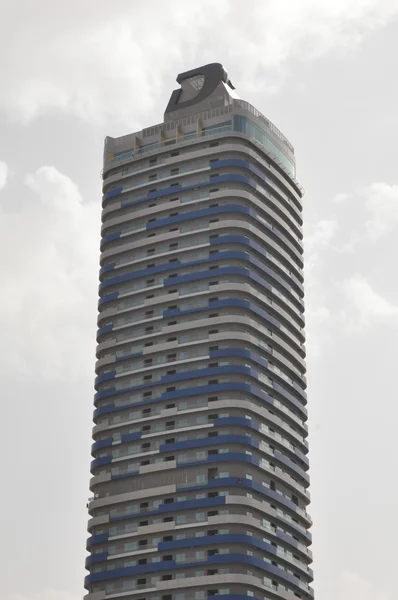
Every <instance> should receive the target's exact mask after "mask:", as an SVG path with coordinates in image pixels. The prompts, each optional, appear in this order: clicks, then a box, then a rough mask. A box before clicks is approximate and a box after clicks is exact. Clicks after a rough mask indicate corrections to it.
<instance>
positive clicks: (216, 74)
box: [166, 63, 234, 113]
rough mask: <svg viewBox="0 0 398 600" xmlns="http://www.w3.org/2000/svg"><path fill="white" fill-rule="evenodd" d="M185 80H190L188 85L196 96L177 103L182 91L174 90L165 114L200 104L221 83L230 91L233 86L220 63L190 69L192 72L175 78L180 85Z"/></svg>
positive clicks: (186, 72)
mask: <svg viewBox="0 0 398 600" xmlns="http://www.w3.org/2000/svg"><path fill="white" fill-rule="evenodd" d="M187 79H189V80H191V82H190V83H191V85H192V87H193V88H194V89H196V90H197V94H196V95H195V96H194V97H193V98H190V99H189V100H186V101H185V102H178V100H179V97H180V94H181V91H182V90H181V89H178V90H174V91H173V93H172V94H171V98H170V100H169V103H168V105H167V108H166V113H170V112H173V111H175V110H180V109H182V108H188V107H189V106H193V105H194V104H198V103H199V102H202V101H203V100H205V99H206V98H208V97H209V96H210V95H211V94H212V93H213V92H214V90H215V89H216V88H217V86H218V85H219V84H220V83H221V82H222V81H223V82H224V83H226V84H227V85H228V86H229V87H230V88H231V89H234V86H233V85H232V83H231V82H230V80H229V79H228V73H227V72H226V70H225V69H224V67H223V66H222V65H221V64H220V63H211V64H209V65H204V66H203V67H198V68H197V69H192V71H185V73H180V74H179V75H178V77H177V83H179V84H181V83H182V82H183V81H185V80H187Z"/></svg>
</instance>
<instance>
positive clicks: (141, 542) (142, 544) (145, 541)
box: [138, 540, 148, 547]
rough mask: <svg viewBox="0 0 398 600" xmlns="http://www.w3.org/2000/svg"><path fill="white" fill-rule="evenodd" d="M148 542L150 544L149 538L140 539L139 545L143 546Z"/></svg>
mask: <svg viewBox="0 0 398 600" xmlns="http://www.w3.org/2000/svg"><path fill="white" fill-rule="evenodd" d="M147 544H148V540H140V541H139V542H138V545H139V546H141V547H142V546H146V545H147Z"/></svg>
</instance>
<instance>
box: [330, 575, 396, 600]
mask: <svg viewBox="0 0 398 600" xmlns="http://www.w3.org/2000/svg"><path fill="white" fill-rule="evenodd" d="M337 600H392V594H389V593H386V592H384V591H383V589H381V586H380V585H377V586H376V585H373V584H372V583H370V582H368V581H366V580H365V579H362V578H361V577H359V575H356V574H354V573H350V572H348V571H344V572H343V573H342V574H341V576H340V580H339V592H338V597H337Z"/></svg>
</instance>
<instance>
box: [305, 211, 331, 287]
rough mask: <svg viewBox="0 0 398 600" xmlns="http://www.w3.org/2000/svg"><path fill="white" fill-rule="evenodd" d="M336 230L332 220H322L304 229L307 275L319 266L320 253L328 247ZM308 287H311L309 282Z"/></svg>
mask: <svg viewBox="0 0 398 600" xmlns="http://www.w3.org/2000/svg"><path fill="white" fill-rule="evenodd" d="M337 230H338V224H337V222H336V221H335V220H333V219H322V220H321V221H318V222H317V223H315V224H313V225H309V226H308V227H306V228H305V235H304V250H305V272H306V274H307V275H310V274H311V272H312V271H313V270H314V269H315V267H317V266H318V265H319V264H320V258H321V253H322V252H323V251H325V250H326V249H327V248H328V247H329V246H330V243H331V241H332V240H333V239H334V238H335V236H336V233H337ZM307 283H308V282H307ZM309 285H311V280H310V281H309Z"/></svg>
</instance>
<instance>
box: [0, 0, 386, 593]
mask: <svg viewBox="0 0 398 600" xmlns="http://www.w3.org/2000/svg"><path fill="white" fill-rule="evenodd" d="M0 5H1V19H0V34H1V37H0V39H1V45H2V48H1V52H0V73H1V93H0V244H1V252H0V256H1V262H2V264H1V277H2V281H3V287H2V289H3V292H2V294H1V296H0V308H1V310H0V319H1V323H0V325H1V332H2V335H1V337H0V350H1V364H0V369H1V378H2V384H1V385H2V394H1V396H2V397H1V401H2V406H3V427H2V436H1V444H2V455H3V457H5V460H4V458H3V461H2V464H3V471H2V473H3V475H2V484H3V485H2V494H1V511H0V518H1V534H2V540H3V541H2V544H1V550H0V552H1V565H2V569H1V571H2V577H1V582H0V597H1V599H2V600H81V598H82V596H83V593H84V592H83V587H82V584H83V578H84V574H85V573H84V558H85V538H86V522H87V512H86V509H85V504H86V501H87V497H88V495H89V492H88V480H89V462H90V455H89V448H90V444H91V439H90V436H91V414H92V397H93V379H94V375H93V369H94V354H95V331H96V300H97V277H98V253H99V232H100V201H101V180H100V171H101V168H102V164H101V161H102V148H103V139H104V137H105V135H112V136H117V135H122V134H126V133H129V132H131V131H134V130H137V129H141V128H142V127H144V126H148V125H151V124H154V123H157V122H160V121H161V120H162V115H163V111H164V108H165V106H166V103H167V101H168V99H169V95H170V93H171V91H172V90H173V89H174V88H175V87H176V83H175V77H176V75H177V74H178V73H179V72H181V71H185V70H188V69H191V68H194V67H196V66H199V65H202V64H206V63H208V62H221V63H223V64H224V66H225V68H226V69H227V70H228V72H229V75H230V77H231V79H232V82H233V83H234V85H235V86H236V88H237V92H238V93H239V95H240V97H241V98H244V99H246V100H248V101H249V102H251V103H252V104H254V105H255V106H256V107H258V108H259V109H260V110H261V111H262V112H263V113H264V114H265V115H266V116H267V117H269V118H270V119H271V120H272V121H273V122H274V123H275V124H276V125H277V126H278V127H279V128H280V129H281V130H282V131H283V132H284V133H285V134H286V135H287V137H288V138H289V139H290V140H291V141H292V143H293V144H294V146H295V148H296V155H297V163H298V176H299V178H300V180H301V181H302V183H303V185H304V187H305V188H306V196H305V202H304V205H305V221H306V227H305V234H306V238H305V248H306V292H307V293H306V303H307V323H308V327H307V332H308V335H307V337H308V344H307V347H308V380H309V388H308V392H309V410H310V420H309V426H310V430H311V435H310V443H311V455H310V458H311V465H312V468H311V477H312V505H311V513H312V516H313V519H314V528H313V536H314V544H313V551H314V556H315V562H314V569H315V577H316V580H315V591H316V598H317V600H357V599H358V600H393V599H396V598H397V594H396V581H395V577H396V576H395V572H396V564H395V563H396V558H397V551H396V548H397V539H398V520H397V515H396V512H397V511H396V507H397V497H398V483H397V477H396V474H397V472H398V464H397V463H398V458H397V457H398V453H397V451H396V439H397V435H396V430H397V427H396V423H397V419H398V408H397V393H396V382H395V375H394V373H395V370H396V368H397V366H396V363H395V361H396V360H397V351H396V346H397V342H398V339H397V333H398V282H397V273H398V271H397V266H396V261H397V256H398V168H397V164H398V150H397V146H398V141H397V140H398V110H397V107H398V79H397V72H398V0H245V1H243V0H215V1H213V0H195V2H194V0H192V1H191V0H182V1H180V0H173V1H172V2H163V0H146V1H145V2H142V1H140V0H113V1H112V2H110V1H108V2H105V1H103V0H83V1H82V0H68V1H66V0H58V1H56V2H54V1H53V0H35V1H33V0H13V1H11V0H1V2H0ZM4 417H5V418H4Z"/></svg>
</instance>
